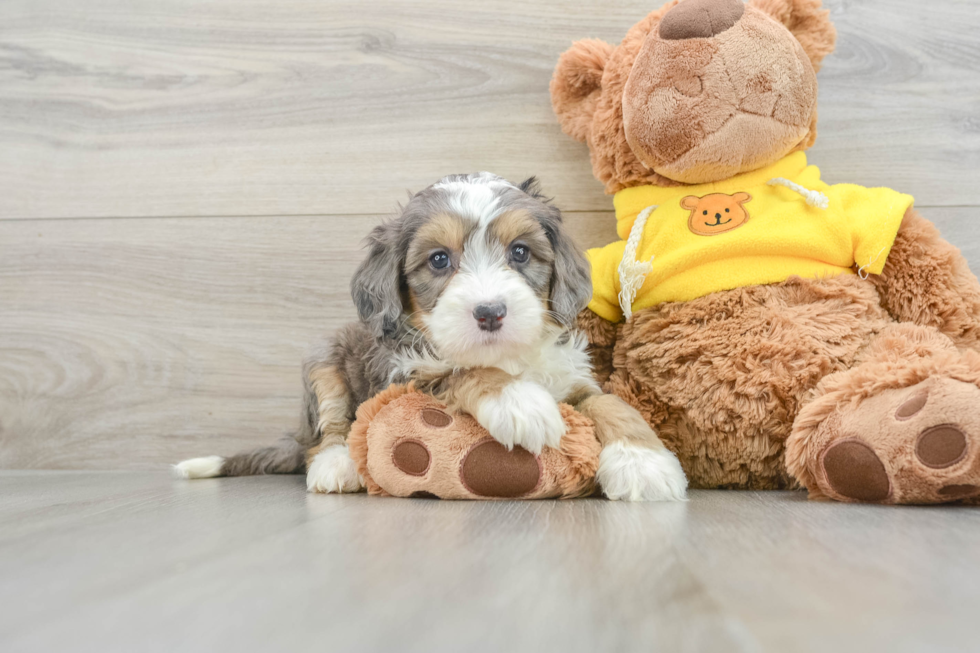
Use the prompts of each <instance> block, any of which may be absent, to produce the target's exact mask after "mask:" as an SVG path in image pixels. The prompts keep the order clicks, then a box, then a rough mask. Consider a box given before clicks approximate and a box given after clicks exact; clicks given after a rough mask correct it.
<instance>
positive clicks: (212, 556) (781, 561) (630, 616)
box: [0, 472, 980, 653]
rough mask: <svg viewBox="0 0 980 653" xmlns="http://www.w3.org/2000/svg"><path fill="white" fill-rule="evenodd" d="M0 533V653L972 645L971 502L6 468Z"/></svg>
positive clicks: (977, 558) (979, 520)
mask: <svg viewBox="0 0 980 653" xmlns="http://www.w3.org/2000/svg"><path fill="white" fill-rule="evenodd" d="M11 506H14V507H13V508H11ZM28 507H29V508H30V510H29V511H28V510H25V508H28ZM0 524H2V526H3V529H0V648H2V650H4V651H38V650H72V651H89V650H91V651H96V650H98V651H133V650H140V651H174V650H181V651H213V650H234V651H241V652H242V653H249V652H250V651H259V650H289V651H317V652H320V651H323V650H330V651H337V652H345V651H354V650H356V651H394V650H397V651H474V652H480V651H501V650H506V651H542V650H557V651H567V652H569V653H573V652H578V651H651V650H654V651H692V652H693V651H705V652H709V651H710V652H714V651H773V652H778V653H791V652H796V651H804V652H814V653H816V652H825V651H840V652H841V653H845V652H851V651H855V652H858V651H870V650H874V651H877V650H887V651H894V652H896V653H905V652H912V651H916V652H918V651H972V650H974V649H975V642H976V636H975V633H974V632H973V628H972V624H973V622H972V619H971V618H972V616H973V613H974V612H975V606H976V605H977V602H978V600H980V572H978V570H980V550H978V548H977V547H976V546H975V545H974V543H975V542H976V541H977V538H978V537H980V512H978V511H977V510H976V509H975V508H957V507H933V508H925V509H923V508H895V507H887V506H885V507H878V506H853V505H843V504H835V503H810V502H807V501H806V499H805V496H804V494H803V493H782V492H769V493H767V492H730V491H698V492H693V493H692V495H691V500H690V501H689V502H688V503H676V504H619V503H611V502H606V501H603V500H579V501H573V502H441V501H426V500H404V499H380V498H376V497H368V496H365V495H356V496H342V497H338V496H322V495H308V494H306V492H305V490H304V487H303V480H302V478H301V477H264V478H262V477H259V478H245V479H210V480H205V481H192V482H186V481H174V480H171V479H169V478H167V477H166V476H165V475H163V474H146V473H142V474H132V473H129V474H127V473H114V474H112V473H110V474H106V473H87V472H75V473H64V472H21V473H11V472H4V473H0ZM11 526H13V527H14V528H13V530H9V528H10V527H11Z"/></svg>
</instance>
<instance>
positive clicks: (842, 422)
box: [786, 324, 980, 504]
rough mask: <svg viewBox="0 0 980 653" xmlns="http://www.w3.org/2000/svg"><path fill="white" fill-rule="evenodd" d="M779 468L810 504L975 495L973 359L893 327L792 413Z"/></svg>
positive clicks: (912, 328) (978, 474)
mask: <svg viewBox="0 0 980 653" xmlns="http://www.w3.org/2000/svg"><path fill="white" fill-rule="evenodd" d="M786 465H787V468H788V469H789V471H790V472H791V473H792V474H794V475H795V476H796V478H797V479H799V481H800V482H801V483H802V484H803V485H804V486H806V488H807V489H808V490H809V491H810V496H811V498H832V499H836V500H838V501H865V502H875V503H903V504H910V503H944V502H949V501H957V500H960V499H965V498H969V497H974V496H978V495H980V353H977V352H975V351H972V350H959V349H957V348H956V347H955V346H954V344H953V342H952V341H951V340H950V339H949V338H948V337H946V336H945V335H943V334H942V333H940V332H939V331H938V330H936V329H935V328H933V327H922V326H917V325H912V324H893V325H891V326H889V327H886V328H885V329H884V330H883V331H882V332H881V333H880V334H878V335H877V336H876V337H875V338H874V339H873V340H872V342H871V344H870V345H869V347H868V349H867V350H866V351H865V352H864V354H863V355H862V357H861V360H860V362H859V364H858V365H857V366H856V367H853V368H852V369H849V370H845V371H842V372H837V373H835V374H831V375H830V376H828V377H826V378H825V379H823V380H822V381H821V382H820V384H818V386H817V388H816V389H815V391H814V397H813V399H812V400H811V401H809V403H807V405H806V406H804V407H803V409H802V410H801V411H800V413H799V415H798V416H797V418H796V420H795V422H794V424H793V431H792V434H791V435H790V437H789V439H788V440H787V442H786Z"/></svg>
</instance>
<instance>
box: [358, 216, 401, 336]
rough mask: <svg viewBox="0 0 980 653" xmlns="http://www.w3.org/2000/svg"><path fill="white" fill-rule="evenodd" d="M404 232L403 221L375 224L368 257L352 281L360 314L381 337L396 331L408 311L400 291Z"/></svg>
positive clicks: (368, 242)
mask: <svg viewBox="0 0 980 653" xmlns="http://www.w3.org/2000/svg"><path fill="white" fill-rule="evenodd" d="M400 232H401V222H400V221H394V222H389V223H387V224H382V225H379V226H377V227H375V228H374V229H373V230H372V231H371V234H370V235H369V236H368V238H367V245H368V255H367V258H365V259H364V261H363V262H362V263H361V265H360V266H358V268H357V271H356V272H355V273H354V278H353V279H351V282H350V293H351V297H353V298H354V305H355V306H356V307H357V314H358V315H359V316H360V318H361V321H362V322H364V323H366V324H367V325H368V326H370V327H371V330H372V331H373V332H374V333H375V335H376V336H378V337H382V336H391V335H393V334H394V333H395V332H396V331H397V329H398V324H399V321H400V319H401V315H402V313H403V311H404V307H403V306H402V300H401V292H400V291H401V267H402V260H401V258H402V257H401V254H400V253H399V246H398V243H399V234H400Z"/></svg>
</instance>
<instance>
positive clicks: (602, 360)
mask: <svg viewBox="0 0 980 653" xmlns="http://www.w3.org/2000/svg"><path fill="white" fill-rule="evenodd" d="M578 328H579V330H580V331H582V332H583V333H585V336H586V337H587V338H588V339H589V357H590V358H591V359H592V374H593V375H594V376H595V380H596V381H597V382H598V383H599V385H600V386H602V385H604V384H605V383H606V381H608V380H609V377H610V376H611V375H612V373H613V349H614V348H615V346H616V325H615V324H613V323H612V322H610V321H608V320H605V319H603V318H601V317H599V316H598V315H596V314H595V313H593V312H592V311H591V310H589V309H588V308H586V309H583V310H582V312H581V313H579V314H578Z"/></svg>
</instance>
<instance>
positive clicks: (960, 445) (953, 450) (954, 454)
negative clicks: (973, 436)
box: [915, 424, 967, 469]
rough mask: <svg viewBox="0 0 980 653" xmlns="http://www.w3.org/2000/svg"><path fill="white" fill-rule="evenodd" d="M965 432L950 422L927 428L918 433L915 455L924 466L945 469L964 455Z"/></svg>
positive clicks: (965, 444)
mask: <svg viewBox="0 0 980 653" xmlns="http://www.w3.org/2000/svg"><path fill="white" fill-rule="evenodd" d="M966 450H967V443H966V434H965V433H963V431H961V430H960V429H958V428H956V427H955V426H953V425H952V424H943V425H941V426H933V427H932V428H927V429H926V430H925V431H923V432H922V434H921V435H919V441H918V443H916V445H915V455H916V456H917V457H918V458H919V462H921V463H922V464H923V465H925V466H926V467H932V468H933V469H945V468H946V467H950V466H952V465H955V464H956V463H958V462H960V461H961V460H963V457H964V456H966Z"/></svg>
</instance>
